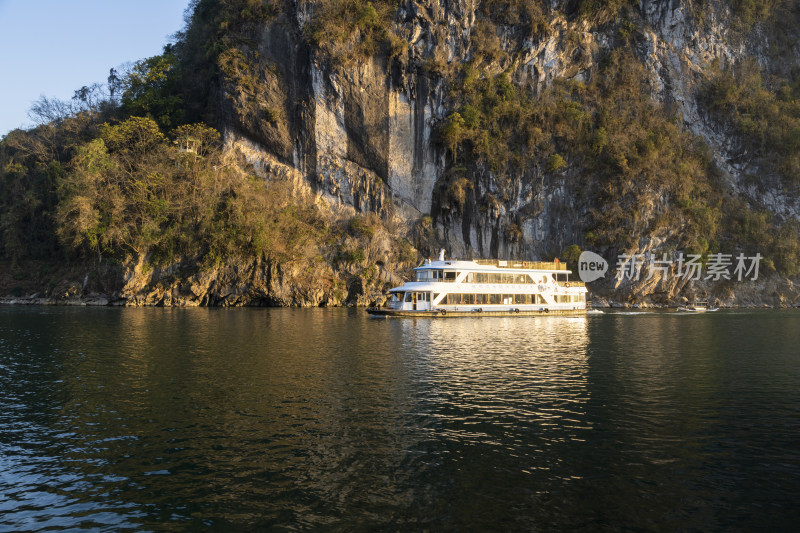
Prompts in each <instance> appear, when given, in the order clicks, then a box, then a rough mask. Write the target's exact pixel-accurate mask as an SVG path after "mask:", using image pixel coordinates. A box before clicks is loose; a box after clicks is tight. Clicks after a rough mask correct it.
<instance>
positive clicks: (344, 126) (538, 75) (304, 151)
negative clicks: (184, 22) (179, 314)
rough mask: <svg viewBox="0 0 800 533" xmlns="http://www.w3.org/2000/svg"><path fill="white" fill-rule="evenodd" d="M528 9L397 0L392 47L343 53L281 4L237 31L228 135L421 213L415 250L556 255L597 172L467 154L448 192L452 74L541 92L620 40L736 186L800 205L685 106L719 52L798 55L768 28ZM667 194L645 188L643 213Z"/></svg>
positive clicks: (387, 204)
mask: <svg viewBox="0 0 800 533" xmlns="http://www.w3.org/2000/svg"><path fill="white" fill-rule="evenodd" d="M533 4H536V5H537V6H538V8H537V9H539V12H541V13H542V17H543V19H542V20H544V21H546V24H545V26H546V27H545V29H544V30H542V31H539V32H530V31H528V30H527V29H526V28H527V27H526V26H525V25H524V23H523V22H524V17H522V18H519V17H518V20H519V22H518V23H514V20H515V19H514V16H516V15H514V16H507V17H506V18H505V19H503V18H498V17H497V16H496V15H497V13H496V12H494V13H493V12H491V10H492V9H499V6H500V4H497V3H492V4H487V3H486V2H480V1H475V0H449V1H446V2H445V1H440V0H406V1H403V2H401V3H400V4H399V5H398V6H397V9H396V11H395V12H394V16H393V18H392V19H391V22H390V30H391V32H392V34H393V35H394V36H396V37H397V39H398V40H399V42H401V45H400V46H399V49H397V50H395V51H394V52H392V53H388V52H386V51H385V50H379V51H377V52H375V53H371V54H361V53H358V52H355V53H350V54H349V55H348V54H346V53H345V54H342V53H341V52H342V51H343V50H344V51H345V52H346V51H347V50H350V51H352V50H358V46H359V43H361V39H362V36H361V35H360V34H359V33H358V31H355V32H354V33H353V34H352V35H350V36H349V37H348V38H347V39H345V41H344V42H343V43H338V44H337V45H336V46H333V45H331V46H328V45H327V43H311V42H310V41H309V40H308V38H307V37H306V35H307V31H308V27H309V26H308V25H309V24H310V23H311V21H313V14H314V13H315V12H316V11H315V10H317V9H319V5H320V3H319V2H313V1H311V2H307V1H298V0H290V1H288V2H286V3H285V4H284V7H283V9H282V11H281V12H280V14H279V15H277V16H276V17H274V18H273V19H271V20H270V21H268V22H265V23H263V24H262V25H259V26H258V27H256V28H250V29H248V30H247V31H248V33H247V35H246V36H245V37H246V39H243V40H242V41H241V42H242V44H241V45H240V46H239V48H240V49H241V50H242V51H243V52H244V54H245V56H246V57H247V58H248V65H247V68H246V69H245V70H246V72H244V74H247V75H249V76H250V77H251V78H250V79H252V80H253V87H251V89H250V90H249V91H247V90H243V89H242V86H241V81H240V80H239V79H237V78H235V77H230V76H229V77H226V78H225V79H224V80H223V93H224V98H223V100H224V102H223V109H224V110H225V112H224V116H225V117H226V120H225V131H226V135H227V138H228V141H229V143H230V144H231V145H232V146H243V147H246V148H247V150H248V153H249V154H250V156H251V158H252V160H253V161H258V162H260V165H261V168H262V170H263V172H264V175H265V176H267V177H268V176H269V175H270V173H274V172H280V173H282V174H284V175H285V174H286V173H289V174H291V175H294V176H296V177H297V179H298V180H300V181H303V182H304V183H305V184H306V185H307V186H308V187H310V188H311V189H312V190H313V191H314V193H315V194H316V195H318V196H319V197H320V198H324V199H325V200H326V201H328V202H331V203H332V204H334V205H337V206H339V207H340V209H341V210H342V212H346V211H348V210H350V211H351V212H353V213H357V212H361V213H366V212H374V213H378V214H380V215H381V216H383V217H390V218H391V217H393V218H395V219H398V220H400V221H402V222H403V224H405V227H406V228H408V230H409V234H412V233H413V232H412V228H415V227H417V228H418V227H419V226H420V221H422V220H426V221H429V222H428V223H426V225H425V227H426V228H427V229H426V230H425V231H426V232H427V233H425V234H424V235H421V234H420V233H419V232H417V233H416V234H415V241H414V242H415V244H416V245H417V246H418V247H419V248H420V249H421V251H422V252H423V254H430V253H435V251H436V250H438V248H440V247H444V248H446V249H447V250H448V253H449V254H451V255H453V256H461V257H469V256H475V257H478V256H484V257H487V256H488V257H505V256H516V257H527V258H534V257H543V256H546V255H553V254H558V253H559V252H560V251H563V250H564V249H565V248H566V247H567V246H569V245H570V244H574V243H578V244H580V245H586V242H585V241H584V235H585V233H586V231H587V228H586V223H587V212H588V211H589V209H591V207H592V204H591V202H592V200H591V198H589V199H586V198H585V197H584V196H582V195H581V191H582V190H583V188H585V187H587V184H586V183H585V180H586V179H589V180H592V179H594V178H593V177H591V176H589V177H588V178H587V177H586V176H585V174H584V172H583V168H582V167H581V164H580V161H572V160H569V158H567V163H568V164H567V166H566V168H563V169H559V170H558V171H557V172H553V171H549V170H548V168H547V165H546V164H545V162H544V161H539V162H536V161H535V160H534V161H533V162H532V163H531V164H530V165H528V166H526V167H525V168H516V169H513V171H511V172H509V171H503V172H498V171H497V170H496V169H493V168H492V167H491V165H488V164H483V163H481V161H477V162H476V163H475V164H473V165H469V166H468V168H466V169H464V170H463V172H464V175H465V176H466V179H467V181H468V182H469V186H468V187H466V188H465V189H464V190H463V191H459V194H460V196H459V201H454V200H453V197H452V195H451V194H450V193H452V187H450V188H449V189H448V186H449V185H448V184H451V183H452V179H451V177H452V175H453V172H454V163H453V157H452V153H451V152H450V151H448V148H447V146H446V145H445V143H443V142H442V140H441V139H440V137H439V135H438V132H439V131H440V129H441V126H442V124H443V123H444V121H445V120H446V119H447V116H448V113H450V112H452V111H453V109H454V107H455V106H454V105H453V102H452V101H451V98H452V89H453V83H454V80H456V81H455V82H456V83H457V80H458V77H457V76H454V72H457V71H458V69H460V68H462V67H463V65H465V64H467V63H470V62H476V60H477V63H478V64H480V68H481V69H482V72H484V73H486V74H487V75H496V74H499V73H502V72H505V73H507V74H508V76H509V79H510V80H511V81H512V83H513V84H514V85H515V86H516V87H517V88H518V89H519V90H523V91H527V94H529V95H530V97H531V98H537V96H538V95H540V94H542V93H543V92H544V91H546V90H547V89H548V88H550V87H552V86H553V84H554V83H558V82H559V80H572V81H577V82H586V81H588V80H591V79H592V77H593V76H595V75H596V73H597V72H598V69H599V68H600V65H601V63H602V61H603V58H604V57H606V56H607V55H608V53H609V51H610V50H612V49H615V48H619V47H621V46H623V47H628V48H630V49H631V50H632V52H633V54H634V55H635V57H636V58H637V60H638V61H640V62H641V64H642V65H643V66H644V68H645V69H646V71H647V73H648V75H649V78H650V84H649V92H650V95H649V96H650V97H652V98H653V99H654V100H656V101H658V102H661V103H663V104H664V105H666V106H669V108H670V109H671V110H673V111H674V112H675V114H676V117H677V118H678V120H679V121H680V122H681V124H682V127H683V128H685V129H686V130H688V131H690V132H692V133H693V134H695V135H697V136H698V137H700V138H702V139H703V140H704V142H706V143H707V144H708V146H709V147H710V153H711V156H712V158H713V160H714V162H715V164H716V165H717V167H718V168H719V170H720V171H721V173H722V174H723V179H722V182H723V183H725V184H726V185H725V186H726V187H728V188H730V191H731V193H732V194H735V195H738V196H740V197H742V198H745V199H746V200H747V202H749V204H750V205H752V206H753V207H754V208H757V209H769V210H770V211H772V212H773V213H775V214H776V215H777V216H778V217H781V218H782V219H786V218H790V217H797V216H798V215H800V203H798V198H797V195H793V194H791V193H790V192H787V191H785V190H784V189H783V187H782V186H781V184H780V182H779V181H780V180H776V179H773V178H772V177H770V176H763V180H762V181H761V182H760V183H758V184H753V183H752V181H749V182H748V181H747V180H746V179H745V176H747V175H751V176H752V175H754V174H758V173H759V167H758V164H759V162H758V161H757V160H747V161H745V160H743V158H742V157H741V153H742V147H741V146H740V144H739V143H738V142H737V141H736V139H735V137H734V136H732V135H731V132H730V131H729V129H727V128H728V126H726V125H724V124H722V125H721V124H719V123H718V122H714V121H712V120H710V119H709V117H708V116H706V114H705V112H704V111H703V107H702V106H701V105H699V104H698V101H697V89H698V84H700V83H701V82H702V80H703V75H704V72H705V71H706V70H707V69H709V68H710V66H711V65H713V64H715V63H722V64H733V63H736V62H738V61H741V60H742V59H743V58H745V57H747V58H754V60H755V61H756V62H757V63H758V64H759V65H761V66H763V67H764V68H765V69H766V71H768V72H769V71H774V72H776V73H786V72H789V71H791V69H792V68H796V67H797V66H798V58H799V57H800V50H796V51H797V52H798V53H796V54H794V55H791V54H790V55H789V56H786V55H785V54H784V55H783V56H781V57H774V56H773V55H771V54H770V50H771V49H773V48H774V45H775V39H776V38H777V37H776V36H774V35H770V34H769V33H768V32H765V31H763V30H760V29H759V27H758V25H756V26H754V27H753V28H751V29H749V30H747V31H743V30H742V29H741V27H739V26H736V23H735V22H732V21H734V20H735V17H733V16H732V13H731V8H730V6H729V3H728V2H724V1H721V0H707V1H704V2H694V1H690V0H667V1H662V0H640V1H639V2H638V4H634V5H630V6H628V4H627V3H626V4H625V5H626V6H628V7H624V8H623V9H622V10H620V11H618V12H616V13H611V14H609V13H607V12H599V13H598V14H595V15H592V16H584V15H582V14H581V12H580V4H581V2H576V1H573V0H563V1H562V0H551V1H549V2H548V1H541V2H533ZM503 5H505V4H503ZM520 5H522V4H520ZM520 9H521V8H520ZM515 13H516V12H515ZM520 13H521V11H520ZM490 19H491V20H492V21H493V22H492V23H491V25H490V26H489V28H490V29H489V30H488V33H487V29H486V28H487V23H486V21H487V20H490ZM498 20H499V22H498ZM631 27H633V28H635V31H636V35H637V37H636V38H635V39H630V40H628V41H627V42H623V41H622V40H621V35H622V32H624V31H627V30H626V28H631ZM487 35H489V37H488V39H490V40H492V42H496V46H497V47H498V50H499V52H498V53H497V54H496V57H494V56H493V57H489V56H483V57H475V54H476V52H475V50H476V40H478V39H483V40H486V39H487ZM794 37H797V36H796V35H795V36H794ZM781 39H783V40H786V39H788V40H789V41H791V39H792V36H791V35H788V36H787V35H784V36H782V37H781ZM794 42H800V41H798V39H795V40H794ZM794 46H795V48H797V47H798V45H796V44H795V45H794ZM567 155H568V154H567ZM582 180H583V181H584V182H582ZM590 186H591V184H589V185H588V187H590ZM448 191H449V192H448ZM664 201H666V200H665V199H664V198H661V197H658V196H657V195H654V196H653V198H652V202H650V204H651V207H650V208H645V212H644V213H642V216H644V217H648V216H649V215H652V213H653V212H655V211H657V210H658V209H660V207H659V206H663V203H664ZM647 209H652V211H650V212H649V213H648V212H647ZM680 231H681V228H679V227H675V228H671V229H669V230H667V231H662V232H661V233H653V234H645V235H641V238H640V239H639V241H638V242H639V245H638V246H639V249H638V250H633V251H638V252H649V251H654V250H655V251H658V250H659V249H660V247H663V246H664V245H665V243H668V242H669V241H670V237H671V235H674V234H677V233H678V232H680ZM647 290H650V289H647ZM679 290H680V287H670V288H669V289H667V292H668V293H670V295H673V294H675V293H676V291H679Z"/></svg>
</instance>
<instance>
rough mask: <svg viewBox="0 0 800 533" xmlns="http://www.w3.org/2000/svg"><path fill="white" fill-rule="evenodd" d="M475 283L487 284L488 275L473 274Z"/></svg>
mask: <svg viewBox="0 0 800 533" xmlns="http://www.w3.org/2000/svg"><path fill="white" fill-rule="evenodd" d="M475 283H489V274H486V273H485V272H478V273H476V274H475Z"/></svg>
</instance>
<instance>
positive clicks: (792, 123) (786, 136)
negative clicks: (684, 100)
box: [698, 61, 800, 185]
mask: <svg viewBox="0 0 800 533" xmlns="http://www.w3.org/2000/svg"><path fill="white" fill-rule="evenodd" d="M698 99H699V101H700V102H701V103H702V104H703V105H704V107H705V108H706V110H708V112H709V113H710V114H711V116H712V118H714V119H716V120H718V121H719V122H721V123H722V124H724V125H728V126H731V127H732V128H733V129H734V130H735V132H736V133H737V134H738V136H739V140H740V142H741V143H742V145H743V146H744V147H745V148H746V150H747V152H749V153H747V152H745V154H743V155H744V156H745V157H749V158H751V159H760V164H763V165H764V166H765V167H766V168H767V169H768V170H773V171H777V172H778V173H780V175H781V176H782V177H783V179H784V181H785V182H786V183H787V184H792V185H800V72H795V75H794V77H793V78H792V79H789V80H781V79H772V80H769V81H767V80H765V79H764V76H763V75H762V73H761V69H760V68H759V66H758V64H757V63H755V61H743V62H742V63H739V64H737V65H734V66H733V68H730V69H723V68H721V66H720V65H718V64H717V65H715V67H714V68H713V69H712V70H711V75H710V76H709V77H708V79H707V81H706V82H705V83H704V85H703V86H702V87H701V88H700V90H699V93H698Z"/></svg>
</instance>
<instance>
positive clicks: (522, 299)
mask: <svg viewBox="0 0 800 533" xmlns="http://www.w3.org/2000/svg"><path fill="white" fill-rule="evenodd" d="M531 296H532V295H531V294H515V295H514V303H515V304H529V303H531Z"/></svg>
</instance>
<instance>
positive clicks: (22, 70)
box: [0, 0, 189, 137]
mask: <svg viewBox="0 0 800 533" xmlns="http://www.w3.org/2000/svg"><path fill="white" fill-rule="evenodd" d="M188 5H189V0H0V137H2V136H4V135H5V134H7V133H8V132H9V131H11V130H12V129H14V128H17V127H20V126H28V125H30V120H29V119H28V116H27V114H28V109H30V106H31V103H33V102H34V101H35V100H36V99H38V98H39V96H40V95H45V96H47V97H55V98H59V99H62V100H68V99H70V98H72V95H73V93H74V91H75V90H76V89H79V88H81V87H82V86H84V85H91V84H92V83H98V82H100V83H105V81H106V78H107V77H108V71H109V69H110V68H112V67H117V66H119V65H121V64H124V63H126V62H129V61H136V60H138V59H143V58H145V57H150V56H154V55H157V54H160V53H161V51H162V49H163V47H164V45H165V44H167V43H168V42H170V36H171V35H172V34H174V33H175V32H177V31H179V30H181V29H183V13H184V11H185V9H186V7H187V6H188Z"/></svg>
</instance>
